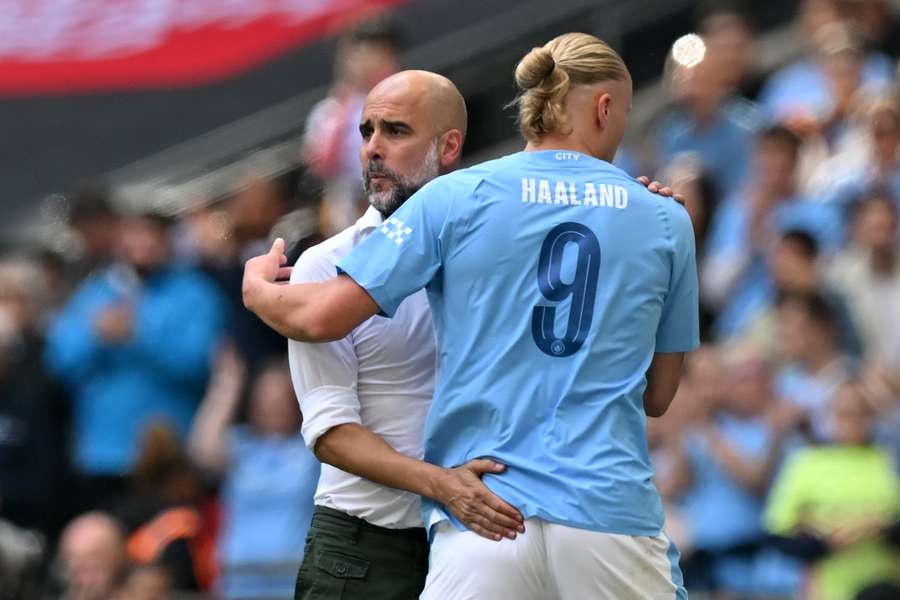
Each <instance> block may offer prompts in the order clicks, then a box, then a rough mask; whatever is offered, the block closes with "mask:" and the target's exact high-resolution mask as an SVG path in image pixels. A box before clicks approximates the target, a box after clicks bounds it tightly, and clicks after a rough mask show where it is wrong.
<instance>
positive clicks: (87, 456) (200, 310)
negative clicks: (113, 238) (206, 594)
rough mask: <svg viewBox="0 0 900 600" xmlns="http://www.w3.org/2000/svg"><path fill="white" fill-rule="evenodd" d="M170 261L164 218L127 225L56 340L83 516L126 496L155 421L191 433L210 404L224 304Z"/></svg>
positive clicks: (136, 218) (131, 219)
mask: <svg viewBox="0 0 900 600" xmlns="http://www.w3.org/2000/svg"><path fill="white" fill-rule="evenodd" d="M169 251H170V239H169V234H168V230H167V221H166V220H165V219H164V218H162V217H159V216H157V215H155V214H152V213H144V214H138V215H130V216H127V217H125V218H123V219H122V222H121V224H120V225H119V227H118V229H117V243H116V261H115V262H114V264H112V265H111V266H110V267H108V268H106V269H104V270H103V271H100V272H98V273H96V274H94V275H92V276H91V277H89V278H88V279H87V280H86V281H85V282H84V283H82V284H81V286H80V287H79V288H78V290H76V292H75V294H74V295H73V296H72V298H71V299H70V300H69V302H68V303H67V305H66V306H65V307H64V308H63V310H62V311H61V314H60V315H59V316H58V318H57V319H56V322H55V323H54V324H53V326H52V328H51V330H50V333H49V336H48V342H47V352H46V359H47V364H48V366H49V367H50V369H51V370H52V371H53V372H54V373H55V374H57V375H58V376H59V377H60V378H62V379H63V381H64V382H65V383H66V384H67V386H68V387H69V389H70V390H71V393H72V394H73V396H74V409H73V421H74V425H73V429H74V432H73V435H74V466H75V468H76V470H77V472H78V473H79V474H80V475H81V478H80V481H79V484H78V486H77V487H76V490H75V494H76V495H77V496H78V497H77V498H76V503H81V505H82V506H83V507H95V506H98V505H99V504H100V503H101V502H102V501H103V499H104V498H107V497H108V496H109V495H110V493H116V492H120V491H122V490H123V489H124V487H125V486H124V481H125V480H124V475H125V473H126V472H127V471H128V469H129V468H130V467H131V465H132V464H133V462H134V458H135V454H136V450H137V443H138V440H139V439H140V436H141V431H142V430H143V426H144V425H145V424H146V423H147V421H148V420H149V419H150V418H160V419H165V420H168V421H169V422H170V423H171V425H172V426H173V427H175V428H176V430H177V431H179V432H180V433H186V432H187V429H188V426H189V424H190V421H191V419H192V418H193V415H194V411H195V409H196V406H197V404H198V403H199V400H200V398H202V396H203V391H204V389H205V387H206V381H207V377H208V373H209V363H210V362H211V355H212V352H213V350H214V348H215V347H216V344H217V343H218V342H219V339H220V337H221V335H222V328H223V320H224V307H223V301H222V298H221V296H220V294H219V293H218V291H217V290H216V288H215V286H214V285H213V284H212V283H211V282H210V281H208V280H207V279H206V278H205V277H204V276H202V275H201V274H199V273H196V272H194V271H192V270H190V269H186V268H184V267H181V266H178V265H175V264H172V263H171V262H170V261H169Z"/></svg>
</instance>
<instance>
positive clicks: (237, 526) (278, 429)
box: [191, 348, 320, 599]
mask: <svg viewBox="0 0 900 600" xmlns="http://www.w3.org/2000/svg"><path fill="white" fill-rule="evenodd" d="M244 376H245V369H244V366H243V365H242V364H241V362H240V359H239V358H238V356H237V355H236V353H235V352H234V350H233V349H231V348H228V349H226V350H225V351H224V352H223V353H222V355H221V357H220V359H219V361H218V365H217V368H216V372H215V375H214V377H213V381H212V384H211V385H210V388H209V391H208V392H207V395H206V398H205V399H204V401H203V405H202V406H201V407H200V411H199V412H198V414H197V419H196V421H195V423H194V430H193V432H192V434H191V450H192V453H193V455H194V458H195V460H197V462H198V463H199V464H201V465H203V466H205V467H207V468H208V469H210V470H212V471H214V472H216V473H219V474H221V476H222V477H223V478H224V482H223V487H222V501H223V513H224V514H223V529H222V534H221V536H220V539H219V563H220V571H221V579H220V581H219V584H218V585H217V588H218V589H219V591H220V592H221V593H222V595H223V596H224V597H225V598H229V599H232V598H291V597H293V592H294V581H295V579H296V574H297V571H298V569H299V567H300V563H301V561H302V560H303V548H304V541H305V539H306V531H307V529H308V528H309V524H310V519H311V517H312V510H313V496H314V494H315V490H316V483H317V482H318V479H319V468H320V465H319V461H318V460H317V459H316V457H315V456H314V455H313V454H312V452H310V451H309V449H308V448H307V447H306V445H305V444H304V443H303V439H302V437H301V436H300V420H301V415H300V410H299V406H298V404H297V400H296V398H295V397H294V392H293V387H292V385H291V379H290V372H289V371H288V368H287V363H286V361H284V360H283V359H282V360H278V361H275V362H271V363H269V364H268V366H267V367H266V368H264V369H263V370H262V371H261V372H260V373H259V375H258V376H257V378H256V379H255V380H254V381H253V384H252V386H251V390H250V422H249V423H248V424H247V425H232V422H233V419H234V416H235V411H236V409H237V405H238V401H239V399H240V392H241V389H242V387H243V379H244Z"/></svg>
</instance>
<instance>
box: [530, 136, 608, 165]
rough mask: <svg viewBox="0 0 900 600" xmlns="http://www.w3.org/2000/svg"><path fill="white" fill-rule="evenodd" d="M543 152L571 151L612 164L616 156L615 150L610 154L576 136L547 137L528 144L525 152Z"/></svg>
mask: <svg viewBox="0 0 900 600" xmlns="http://www.w3.org/2000/svg"><path fill="white" fill-rule="evenodd" d="M541 150H571V151H574V152H580V153H581V154H587V155H588V156H593V157H594V158H599V159H600V160H605V161H607V162H612V159H613V157H614V156H615V154H616V153H615V150H613V151H612V152H609V151H606V150H604V149H602V148H597V147H594V146H592V145H591V144H589V143H588V142H587V141H585V140H582V139H579V138H578V137H576V136H575V135H574V134H572V135H567V136H561V135H545V136H544V137H542V138H541V139H540V140H538V141H536V142H528V143H527V144H526V145H525V152H539V151H541Z"/></svg>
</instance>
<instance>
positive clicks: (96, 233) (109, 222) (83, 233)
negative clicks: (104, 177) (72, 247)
mask: <svg viewBox="0 0 900 600" xmlns="http://www.w3.org/2000/svg"><path fill="white" fill-rule="evenodd" d="M109 195H110V194H109V189H108V188H107V187H106V185H105V184H103V183H101V182H99V181H85V182H82V183H81V184H79V185H78V187H76V189H75V191H74V192H73V193H72V194H71V196H70V197H69V224H70V225H71V226H72V228H73V229H74V230H75V233H76V234H77V235H78V241H79V242H80V244H81V256H80V258H79V260H78V262H76V263H75V264H74V265H72V268H71V275H72V277H73V283H77V282H78V281H80V280H81V279H82V278H84V277H85V276H87V275H88V274H89V273H91V272H92V271H95V270H97V269H102V268H104V267H106V266H107V265H108V264H109V262H110V261H111V260H112V256H113V252H114V248H115V244H116V225H117V224H118V221H119V217H118V215H117V214H116V212H115V211H114V210H113V208H112V206H111V205H110V198H109Z"/></svg>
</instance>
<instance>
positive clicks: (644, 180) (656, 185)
mask: <svg viewBox="0 0 900 600" xmlns="http://www.w3.org/2000/svg"><path fill="white" fill-rule="evenodd" d="M635 179H636V180H637V182H638V183H640V184H643V186H644V187H646V188H647V189H648V190H650V191H651V192H653V193H654V194H659V195H660V196H665V197H666V198H674V199H675V201H676V202H678V204H680V205H682V206H684V196H682V195H681V194H679V193H677V192H675V191H673V190H672V188H670V187H669V186H667V185H665V184H664V183H660V182H659V181H655V180H654V181H650V178H649V177H647V176H646V175H641V176H640V177H636V178H635Z"/></svg>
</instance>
